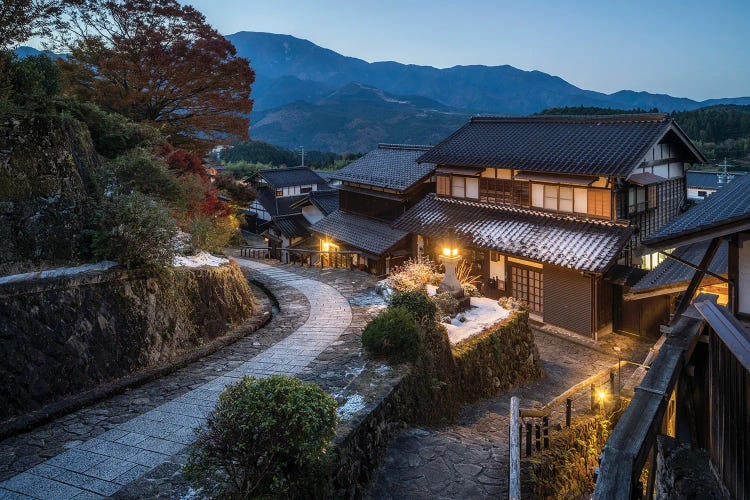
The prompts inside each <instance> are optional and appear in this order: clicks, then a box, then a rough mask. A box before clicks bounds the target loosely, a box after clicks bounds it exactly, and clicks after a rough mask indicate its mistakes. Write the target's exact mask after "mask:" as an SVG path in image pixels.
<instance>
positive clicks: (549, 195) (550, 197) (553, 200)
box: [544, 185, 560, 210]
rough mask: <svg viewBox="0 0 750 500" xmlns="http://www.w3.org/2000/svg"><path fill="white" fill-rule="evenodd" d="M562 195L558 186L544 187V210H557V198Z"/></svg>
mask: <svg viewBox="0 0 750 500" xmlns="http://www.w3.org/2000/svg"><path fill="white" fill-rule="evenodd" d="M559 195H560V188H559V187H558V186H549V185H546V186H544V208H546V209H547V210H557V198H558V196H559Z"/></svg>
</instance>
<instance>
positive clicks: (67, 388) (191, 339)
mask: <svg viewBox="0 0 750 500" xmlns="http://www.w3.org/2000/svg"><path fill="white" fill-rule="evenodd" d="M255 309H256V304H255V300H254V298H253V294H252V291H251V290H250V288H249V286H248V283H247V281H246V279H245V278H244V276H243V275H242V272H241V271H240V269H239V267H238V266H237V265H236V264H228V265H224V266H220V267H215V268H197V269H188V268H177V269H165V270H162V271H159V272H157V273H154V272H147V271H123V270H111V271H105V272H96V273H83V274H78V275H75V276H59V277H51V278H47V279H36V280H26V281H22V282H14V283H6V284H4V285H0V380H2V381H3V390H2V391H1V392H0V420H4V419H9V418H12V417H14V416H17V415H20V414H23V413H26V412H29V411H33V410H37V409H39V408H40V407H42V406H44V405H46V404H48V403H52V402H54V401H57V400H60V399H62V398H65V397H66V396H69V395H71V394H75V393H77V392H80V391H84V390H89V389H92V388H93V387H95V386H97V385H99V384H102V383H106V382H109V381H112V380H114V379H117V378H119V377H123V376H126V375H129V374H131V373H133V372H136V371H138V370H142V369H146V368H153V367H158V366H161V365H166V364H168V363H170V361H172V360H174V359H176V358H177V357H179V356H180V355H182V354H184V353H185V352H187V351H189V350H191V349H193V348H195V347H198V346H201V345H203V344H204V343H206V342H208V341H211V340H213V339H216V338H218V337H221V336H222V335H224V334H226V333H227V331H228V330H229V328H230V327H231V326H232V325H233V324H236V323H239V322H241V321H243V320H245V319H247V318H249V317H251V316H252V315H253V313H254V312H255Z"/></svg>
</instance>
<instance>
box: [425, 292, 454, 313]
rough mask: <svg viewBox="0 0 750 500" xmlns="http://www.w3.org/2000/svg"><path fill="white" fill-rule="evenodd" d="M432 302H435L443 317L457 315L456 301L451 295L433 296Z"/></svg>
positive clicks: (443, 293) (445, 293)
mask: <svg viewBox="0 0 750 500" xmlns="http://www.w3.org/2000/svg"><path fill="white" fill-rule="evenodd" d="M432 300H434V301H435V304H437V307H438V309H439V310H440V312H441V314H442V315H443V316H451V317H453V316H455V315H456V314H458V306H459V303H458V299H456V298H455V297H454V296H453V295H451V294H449V293H447V292H442V293H438V294H437V295H435V297H433V299H432Z"/></svg>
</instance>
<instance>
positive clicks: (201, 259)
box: [172, 252, 229, 267]
mask: <svg viewBox="0 0 750 500" xmlns="http://www.w3.org/2000/svg"><path fill="white" fill-rule="evenodd" d="M228 263H229V259H225V258H224V257H217V256H215V255H211V254H210V253H208V252H201V253H199V254H197V255H188V256H184V255H176V256H175V257H174V259H173V260H172V266H173V267H202V266H209V267H218V266H220V265H222V264H228Z"/></svg>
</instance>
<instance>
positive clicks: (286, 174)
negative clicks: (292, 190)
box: [257, 167, 326, 188]
mask: <svg viewBox="0 0 750 500" xmlns="http://www.w3.org/2000/svg"><path fill="white" fill-rule="evenodd" d="M257 175H259V176H260V177H262V178H263V180H265V181H266V182H267V183H268V184H270V185H271V186H273V187H275V188H283V187H288V186H304V185H307V184H325V183H326V181H325V180H324V179H322V178H321V177H320V176H319V175H318V174H316V173H315V172H313V171H312V170H310V169H309V168H307V167H294V168H272V169H268V170H260V171H259V172H258V173H257Z"/></svg>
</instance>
